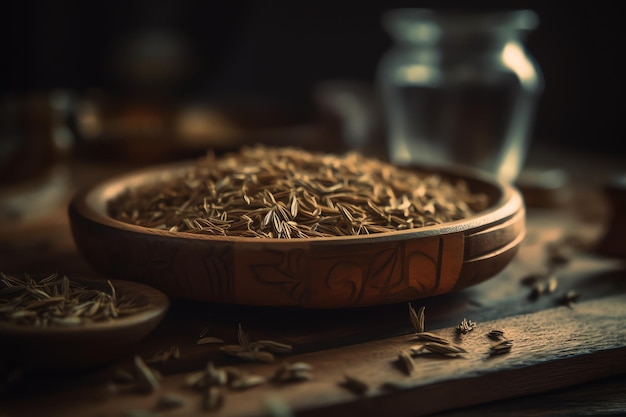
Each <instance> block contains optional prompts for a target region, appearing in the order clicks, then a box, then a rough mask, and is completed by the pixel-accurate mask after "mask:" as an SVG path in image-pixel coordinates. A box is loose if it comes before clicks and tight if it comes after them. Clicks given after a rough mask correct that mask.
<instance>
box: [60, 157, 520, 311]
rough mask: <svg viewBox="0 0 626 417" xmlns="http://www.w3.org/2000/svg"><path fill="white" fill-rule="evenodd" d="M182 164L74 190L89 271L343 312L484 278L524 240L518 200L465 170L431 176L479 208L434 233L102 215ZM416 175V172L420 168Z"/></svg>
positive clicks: (210, 298)
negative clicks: (241, 231) (209, 226)
mask: <svg viewBox="0 0 626 417" xmlns="http://www.w3.org/2000/svg"><path fill="white" fill-rule="evenodd" d="M188 166H189V165H188V163H187V162H185V163H182V164H180V163H179V164H173V165H164V166H157V167H153V168H149V169H144V170H140V171H137V172H134V173H129V174H126V175H122V176H119V177H116V178H112V179H109V180H107V181H104V182H102V183H100V184H97V185H95V186H93V187H90V188H87V189H84V190H82V191H80V192H78V193H77V194H76V195H75V196H74V197H73V199H72V201H71V203H70V207H69V217H70V224H71V227H72V233H73V236H74V240H75V242H76V244H77V246H78V248H79V250H80V252H81V253H82V255H83V256H84V257H85V258H86V259H87V260H88V262H90V263H91V264H92V265H93V266H94V267H95V268H96V269H97V270H99V271H102V272H103V273H105V274H107V275H109V276H113V277H118V278H121V279H128V280H133V281H139V282H144V283H147V284H149V285H151V286H154V287H156V288H158V289H160V290H162V291H163V292H164V293H166V294H167V295H169V296H171V297H176V298H184V299H193V300H199V301H207V302H216V303H226V304H242V305H255V306H294V307H305V308H345V307H358V306H371V305H380V304H389V303H397V302H405V301H409V300H415V299H419V298H424V297H430V296H434V295H439V294H444V293H447V292H450V291H453V290H459V289H462V288H466V287H469V286H471V285H474V284H477V283H479V282H481V281H484V280H486V279H488V278H490V277H493V276H494V275H495V274H496V273H498V272H499V271H501V270H502V269H503V268H504V267H505V266H506V265H507V264H508V263H509V261H511V259H512V258H513V257H514V255H515V253H516V252H517V249H518V246H519V244H520V243H521V241H522V240H523V238H524V234H525V209H524V203H523V199H522V196H521V194H520V192H519V191H518V190H517V189H516V188H514V187H513V186H511V185H508V184H505V183H502V182H498V181H497V180H495V179H493V178H492V177H490V176H485V175H484V174H481V173H477V172H474V171H469V170H465V169H458V168H454V169H452V168H450V169H449V170H442V169H440V168H438V169H437V171H436V172H437V173H439V174H441V175H443V176H445V177H449V178H463V179H465V180H466V182H467V183H468V185H469V187H470V189H471V190H472V191H473V192H484V193H485V194H487V196H488V199H489V206H488V208H487V209H486V210H484V211H482V212H480V213H478V214H477V215H475V216H472V217H470V218H467V219H464V220H460V221H454V222H449V223H445V224H441V225H437V226H431V227H424V228H419V229H412V230H406V231H397V232H389V233H378V234H371V235H366V236H337V237H320V238H310V239H302V238H296V239H270V238H267V239H265V238H244V237H233V236H231V237H218V236H207V235H197V234H190V233H181V232H168V231H163V230H156V229H150V228H145V227H140V226H135V225H131V224H127V223H123V222H121V221H118V220H115V219H113V218H112V217H111V216H109V215H108V214H107V209H106V207H107V202H108V201H110V200H111V199H112V198H114V197H115V196H117V195H119V194H120V193H121V192H123V191H124V190H125V189H126V188H127V187H135V186H138V185H140V184H145V183H149V182H155V181H160V180H163V179H165V178H167V176H171V175H175V174H176V173H177V172H179V171H180V170H183V169H185V168H186V167H187V168H188ZM423 169H425V168H422V170H423Z"/></svg>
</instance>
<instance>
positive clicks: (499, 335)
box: [487, 330, 504, 340]
mask: <svg viewBox="0 0 626 417" xmlns="http://www.w3.org/2000/svg"><path fill="white" fill-rule="evenodd" d="M487 337H488V338H489V339H491V340H502V339H504V332H503V331H502V330H491V331H490V332H489V333H487Z"/></svg>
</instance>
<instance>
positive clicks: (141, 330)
mask: <svg viewBox="0 0 626 417" xmlns="http://www.w3.org/2000/svg"><path fill="white" fill-rule="evenodd" d="M71 280H72V281H75V282H78V283H81V284H83V285H85V286H86V287H87V288H93V289H98V290H102V291H107V292H108V291H109V285H108V284H107V281H106V280H103V279H97V278H71ZM110 281H111V283H112V284H113V286H114V287H115V291H116V294H117V295H118V296H120V297H121V296H123V295H124V294H127V295H129V296H131V297H133V298H134V299H135V300H136V301H137V304H138V305H145V304H147V305H148V308H147V309H146V310H144V311H141V312H138V313H136V314H132V315H129V316H125V317H120V318H117V319H115V320H113V321H102V322H94V323H90V324H83V325H76V326H71V327H60V326H54V327H52V326H51V327H34V326H28V325H19V324H14V323H8V322H0V343H2V346H3V351H4V352H7V354H8V356H5V358H10V362H11V364H12V365H17V366H19V367H20V368H23V367H26V368H27V369H26V370H27V371H38V370H44V371H45V370H49V369H64V370H69V369H86V368H93V367H97V366H101V365H105V364H107V363H109V362H111V361H113V360H115V359H118V358H120V357H122V356H123V355H124V354H128V353H132V349H133V347H135V346H136V345H137V344H138V343H139V342H140V341H142V340H143V339H144V338H145V337H146V336H147V335H148V334H150V333H151V332H152V331H153V330H154V329H155V327H156V326H157V325H158V324H159V322H160V321H161V320H162V319H163V317H164V315H165V313H166V312H167V310H168V308H169V299H168V297H167V296H166V295H165V294H163V293H162V292H161V291H158V290H156V289H154V288H152V287H149V286H147V285H144V284H140V283H137V282H129V281H122V280H110Z"/></svg>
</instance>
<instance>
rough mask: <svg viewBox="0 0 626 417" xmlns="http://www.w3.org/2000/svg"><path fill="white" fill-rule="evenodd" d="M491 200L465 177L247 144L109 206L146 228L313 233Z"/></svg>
mask: <svg viewBox="0 0 626 417" xmlns="http://www.w3.org/2000/svg"><path fill="white" fill-rule="evenodd" d="M486 207H487V196H486V195H484V194H482V193H472V192H471V191H470V190H469V187H468V185H467V183H466V182H465V181H463V180H461V179H459V180H456V181H452V180H449V179H446V178H444V177H443V176H441V175H438V174H427V173H419V172H417V171H414V170H409V169H403V168H399V167H396V166H393V165H391V164H388V163H385V162H382V161H380V160H376V159H371V158H366V157H364V156H362V155H360V154H358V153H356V152H350V153H346V154H345V155H333V154H324V153H316V152H309V151H305V150H302V149H297V148H291V147H286V148H270V147H265V146H256V147H245V148H243V149H242V150H241V151H240V152H238V153H232V154H228V155H225V156H223V157H221V158H216V157H215V156H214V155H208V156H207V157H205V158H203V159H200V160H198V161H197V163H196V164H194V165H193V166H191V167H190V168H189V169H187V170H186V171H185V172H183V173H181V174H179V175H172V176H171V177H169V178H167V179H164V180H161V181H160V182H155V183H152V184H145V185H142V186H138V187H134V188H129V189H127V190H125V191H124V192H123V193H121V194H120V195H118V196H117V197H116V198H114V199H112V200H111V201H110V202H109V204H108V208H107V209H108V212H109V214H110V215H111V216H112V217H113V218H115V219H117V220H120V221H123V222H127V223H130V224H135V225H139V226H143V227H148V228H154V229H160V230H168V231H174V232H189V233H199V234H209V235H217V236H241V237H259V238H310V237H329V236H347V235H367V234H373V233H381V232H390V231H396V230H406V229H413V228H420V227H425V226H433V225H438V224H441V223H445V222H451V221H455V220H460V219H464V218H467V217H469V216H471V215H473V214H474V213H476V212H477V211H480V210H483V209H485V208H486Z"/></svg>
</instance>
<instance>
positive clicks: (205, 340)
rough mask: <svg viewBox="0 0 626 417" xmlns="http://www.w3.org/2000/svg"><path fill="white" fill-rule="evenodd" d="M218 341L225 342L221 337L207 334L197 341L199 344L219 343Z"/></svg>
mask: <svg viewBox="0 0 626 417" xmlns="http://www.w3.org/2000/svg"><path fill="white" fill-rule="evenodd" d="M218 343H224V340H222V339H220V338H219V337H212V336H205V337H201V338H200V339H198V340H197V341H196V344H197V345H207V344H218Z"/></svg>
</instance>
